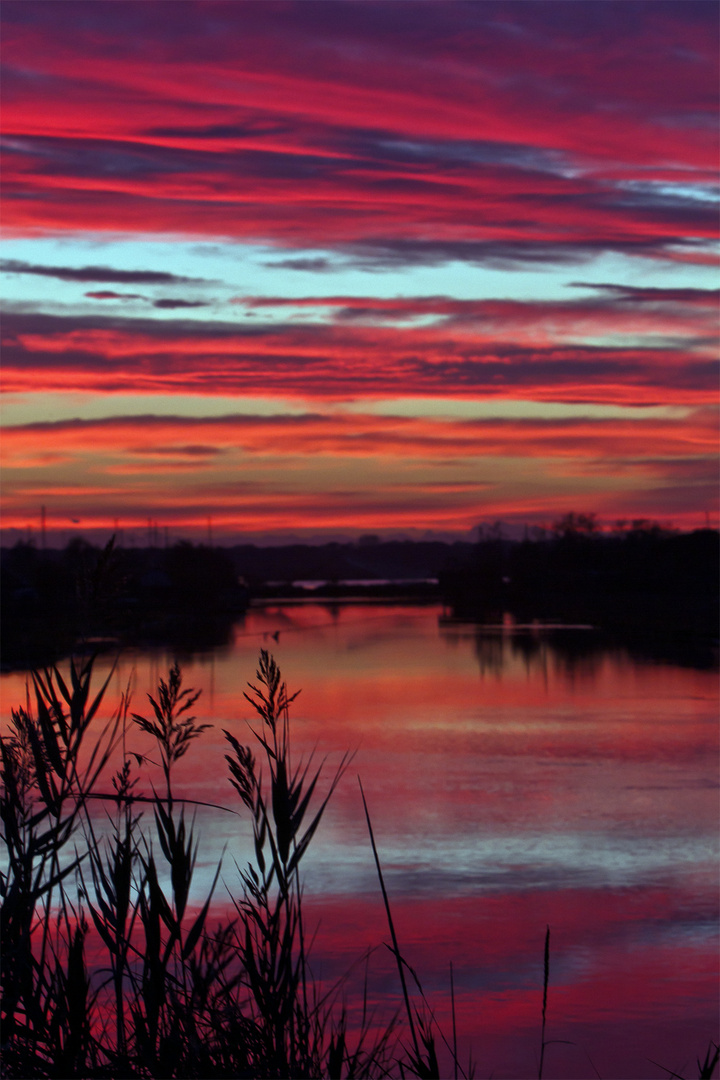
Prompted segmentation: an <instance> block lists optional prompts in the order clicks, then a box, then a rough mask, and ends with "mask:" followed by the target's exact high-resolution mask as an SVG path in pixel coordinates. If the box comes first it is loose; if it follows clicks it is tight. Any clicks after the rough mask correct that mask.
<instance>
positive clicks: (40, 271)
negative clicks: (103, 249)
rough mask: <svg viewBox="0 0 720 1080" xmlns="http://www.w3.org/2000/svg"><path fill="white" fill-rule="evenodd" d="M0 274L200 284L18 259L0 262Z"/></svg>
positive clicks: (161, 274) (148, 273)
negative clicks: (47, 264) (43, 264)
mask: <svg viewBox="0 0 720 1080" xmlns="http://www.w3.org/2000/svg"><path fill="white" fill-rule="evenodd" d="M0 271H3V272H4V273H6V274H36V275H38V276H40V277H52V278H57V279H58V280H59V281H79V282H85V281H112V282H117V283H118V284H122V285H188V284H193V285H197V284H204V282H203V279H202V278H188V277H181V276H180V275H178V274H170V273H167V272H166V271H159V270H115V269H114V268H113V267H111V266H81V267H74V266H40V265H38V264H36V263H28V262H24V261H23V260H22V259H0Z"/></svg>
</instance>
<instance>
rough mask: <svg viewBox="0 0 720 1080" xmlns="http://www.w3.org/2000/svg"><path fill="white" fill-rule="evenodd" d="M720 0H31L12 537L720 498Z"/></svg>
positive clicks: (298, 524) (269, 527) (340, 528)
mask: <svg viewBox="0 0 720 1080" xmlns="http://www.w3.org/2000/svg"><path fill="white" fill-rule="evenodd" d="M719 14H720V8H719V7H718V5H717V3H716V2H715V0H707V2H706V0H680V2H667V0H640V2H635V0H619V2H615V0H602V2H598V0H583V2H570V0H562V2H552V0H512V2H507V0H498V2H495V0H482V2H473V0H470V2H456V0H441V2H439V3H436V2H434V0H423V2H419V3H418V2H415V0H399V2H385V0H377V2H376V0H361V2H354V0H325V2H321V3H316V2H314V0H301V2H299V3H293V2H288V3H285V2H275V0H261V2H254V0H249V2H244V0H233V2H226V0H220V2H214V0H202V2H198V3H196V2H192V0H183V2H179V3H170V2H168V0H163V2H155V0H130V2H128V0H114V2H112V3H109V2H108V3H98V2H79V3H75V2H72V0H50V2H36V0H21V2H15V0H3V5H2V9H1V12H0V17H1V19H2V35H3V36H2V40H3V45H2V55H3V64H4V70H3V74H2V96H3V117H2V142H3V161H4V164H3V190H2V222H3V243H2V261H1V262H0V283H1V284H2V295H3V298H4V316H3V325H2V390H3V406H2V409H3V436H2V474H3V484H2V521H1V530H0V538H1V539H2V542H3V543H6V544H7V543H9V544H13V543H16V542H17V541H18V540H26V539H28V538H33V539H34V541H37V539H38V537H39V536H40V535H41V528H42V523H43V521H44V527H45V535H46V538H47V542H48V543H65V542H66V541H67V540H68V539H70V538H71V537H72V536H75V535H82V536H84V537H85V538H86V539H91V540H104V539H106V538H107V537H108V536H109V535H110V534H111V533H112V532H114V531H116V532H118V533H119V535H120V536H121V537H123V538H124V540H125V542H128V543H143V542H147V539H148V538H149V537H151V536H154V537H157V536H158V535H165V536H166V537H171V538H175V539H177V538H181V537H184V538H188V539H192V540H195V541H203V542H205V541H207V540H208V539H212V541H213V542H223V543H229V542H263V543H264V542H283V541H288V540H291V539H292V540H305V541H317V540H323V539H325V540H330V539H342V538H355V537H358V536H360V535H363V534H368V533H373V534H377V535H378V536H381V537H397V536H404V537H409V538H417V539H422V538H426V537H443V538H450V537H458V538H465V537H468V536H469V535H470V534H471V530H473V529H474V528H476V527H477V526H478V525H480V526H483V527H487V526H489V525H492V524H493V523H495V522H497V521H502V522H503V523H504V527H505V528H506V529H507V530H509V531H510V533H512V531H513V530H516V531H518V530H524V529H525V528H531V527H533V526H541V525H547V524H551V523H552V522H553V521H555V520H557V519H558V518H559V517H562V516H563V515H564V514H567V513H569V512H579V513H595V514H597V516H598V518H599V520H600V521H601V522H602V523H604V524H606V525H607V526H610V525H611V524H613V523H614V522H616V521H618V520H634V519H638V518H649V519H652V520H654V521H659V522H661V523H662V524H664V525H668V526H673V527H676V528H697V527H702V526H704V525H705V524H706V523H711V524H712V525H714V526H716V525H717V524H718V469H717V462H718V439H717V388H718V381H717V355H718V353H717V336H718V294H719V291H720V290H719V288H718V287H719V286H720V277H719V275H718V247H719V245H718V130H719V129H718V115H717V113H718V47H717V42H718V19H719Z"/></svg>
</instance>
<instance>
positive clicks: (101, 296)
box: [83, 289, 145, 300]
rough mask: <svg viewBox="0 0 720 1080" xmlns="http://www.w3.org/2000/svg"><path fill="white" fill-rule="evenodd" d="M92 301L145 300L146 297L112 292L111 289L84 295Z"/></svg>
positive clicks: (138, 294)
mask: <svg viewBox="0 0 720 1080" xmlns="http://www.w3.org/2000/svg"><path fill="white" fill-rule="evenodd" d="M83 295H84V296H87V297H88V298H89V299H90V300H144V299H145V297H144V296H141V295H140V293H117V292H112V291H111V290H110V289H101V290H99V291H98V292H86V293H83Z"/></svg>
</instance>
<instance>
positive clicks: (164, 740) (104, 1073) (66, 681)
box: [0, 650, 720, 1080]
mask: <svg viewBox="0 0 720 1080" xmlns="http://www.w3.org/2000/svg"><path fill="white" fill-rule="evenodd" d="M93 663H94V656H92V655H89V656H87V655H86V656H85V657H76V658H74V659H72V660H71V661H70V665H69V675H68V676H67V678H64V677H63V675H62V674H61V672H60V670H59V669H58V668H57V667H52V668H46V669H45V670H43V671H35V672H33V674H32V692H31V694H29V695H28V701H27V703H26V706H25V707H24V708H23V707H19V708H18V709H15V710H13V711H12V719H11V723H10V725H9V727H8V729H7V733H4V734H3V735H2V736H1V737H0V755H1V763H2V780H3V788H2V795H1V796H0V819H1V820H2V829H3V840H4V843H5V847H6V855H7V861H6V871H4V872H3V873H2V876H1V878H0V884H1V887H2V900H3V906H2V918H1V920H0V931H1V938H0V946H1V949H2V1047H1V1064H2V1075H3V1076H6V1077H9V1078H10V1077H23V1078H30V1077H47V1078H58V1080H60V1078H69V1077H86V1078H111V1077H118V1078H120V1077H152V1078H155V1077H179V1078H180V1077H196V1078H206V1080H212V1078H215V1077H248V1078H250V1077H252V1078H255V1080H265V1078H267V1080H271V1078H291V1077H298V1078H300V1077H308V1078H310V1077H328V1078H336V1077H337V1078H344V1077H346V1078H364V1077H367V1078H374V1077H377V1078H380V1077H396V1076H399V1077H412V1076H415V1077H422V1078H426V1080H433V1078H436V1080H440V1077H449V1076H451V1075H452V1076H453V1078H454V1080H459V1078H463V1080H465V1078H469V1077H472V1076H474V1075H475V1073H476V1065H475V1064H474V1063H473V1061H472V1060H470V1061H468V1062H467V1063H464V1062H461V1061H460V1060H459V1057H458V1053H457V1041H456V1035H455V1020H454V1004H453V1012H452V1016H453V1023H452V1027H453V1030H452V1032H451V1033H449V1034H448V1033H445V1032H443V1031H441V1030H440V1028H439V1027H438V1025H437V1022H436V1020H435V1017H434V1014H433V1009H432V1003H431V1002H429V1001H428V1000H427V999H426V998H425V995H424V993H423V991H422V987H421V984H420V980H419V978H418V976H417V975H416V973H415V972H414V971H413V969H412V968H411V967H410V966H409V964H408V963H407V961H406V959H405V958H404V957H403V954H402V951H401V950H402V944H401V942H399V941H398V937H397V934H396V929H395V925H394V922H393V917H392V906H391V899H390V898H389V897H388V894H387V891H386V888H385V883H384V879H383V873H382V866H381V858H380V855H379V853H378V850H377V847H376V844H375V838H374V833H373V827H372V821H371V816H370V810H369V807H368V805H367V802H366V800H365V795H364V792H363V791H362V783H361V780H360V778H359V777H358V780H359V782H360V788H361V793H362V801H363V806H364V811H365V816H366V822H367V827H368V834H369V842H370V845H371V847H372V852H373V856H374V859H375V863H376V868H377V874H378V881H379V887H380V890H381V892H382V896H383V900H384V904H385V910H386V915H387V924H388V930H389V933H390V936H391V939H392V945H388V946H387V947H388V948H389V949H390V951H391V953H392V954H393V956H394V958H395V961H396V963H397V969H398V979H399V989H398V997H399V1001H400V1007H399V1010H398V1012H397V1013H396V1014H395V1015H394V1016H393V1017H391V1018H390V1019H389V1020H387V1019H383V1018H380V1017H378V1016H376V1015H375V1014H374V1012H373V1011H372V1009H371V1008H370V1007H369V1006H368V1003H367V1000H366V995H367V985H366V986H365V988H364V990H362V991H361V993H360V998H361V1000H362V1002H363V1004H362V1008H361V1009H360V1010H358V1009H357V1008H356V1009H354V1010H353V1009H350V1008H348V1006H347V1005H346V997H345V994H344V991H345V989H346V984H347V980H348V979H350V978H351V977H352V976H351V973H348V974H347V975H346V976H345V977H344V978H343V979H341V980H340V981H339V982H338V983H336V984H335V985H333V986H330V987H328V986H324V985H323V984H322V983H319V982H316V981H315V980H314V977H313V972H312V965H311V940H310V939H311V936H312V935H311V930H312V928H310V927H308V926H307V925H306V922H305V919H304V913H303V895H304V893H303V882H302V878H301V874H300V869H301V863H302V859H303V857H304V855H305V854H306V852H307V850H308V848H309V846H310V844H311V842H312V840H313V837H314V836H315V833H316V831H317V829H318V827H319V826H320V823H321V820H322V817H323V814H324V812H325V810H326V808H327V805H328V803H329V801H330V799H331V798H332V795H333V793H334V791H335V789H336V787H337V785H338V784H339V783H340V782H341V780H342V779H343V777H344V776H345V774H346V773H347V771H348V770H349V767H350V765H351V763H352V755H351V754H346V755H345V756H344V757H343V758H342V759H341V760H340V762H339V763H338V764H337V766H336V768H335V770H334V772H333V773H332V775H330V776H328V775H327V773H326V774H325V775H321V774H322V773H323V767H324V765H325V763H324V762H323V764H321V765H315V764H314V763H313V758H312V756H311V757H310V758H309V759H305V760H298V759H297V757H296V756H294V755H293V750H292V738H291V725H290V719H289V715H290V707H291V705H292V703H293V701H294V699H295V697H296V696H297V694H290V693H289V692H288V690H287V687H286V685H285V683H284V681H283V679H282V676H281V673H280V670H279V668H278V666H277V664H276V662H275V660H274V658H273V656H272V655H271V654H270V653H268V652H267V651H266V650H261V652H260V657H259V663H258V667H257V671H256V681H255V683H248V691H247V692H246V693H245V699H246V701H247V703H248V705H249V707H250V708H251V709H252V710H253V714H254V718H255V719H254V723H251V722H249V721H248V722H247V729H246V730H243V729H242V728H241V727H238V729H237V733H234V732H232V731H227V730H225V731H224V734H225V739H226V750H227V753H226V754H225V762H226V765H227V771H228V779H229V781H230V784H231V786H232V789H233V791H234V794H235V796H236V800H237V801H236V804H235V805H236V807H237V810H236V811H235V812H240V813H242V814H245V815H247V817H248V818H249V821H250V823H251V828H252V843H253V849H254V854H253V857H252V858H251V860H250V861H249V862H248V863H247V864H246V865H245V867H244V868H243V867H241V866H240V865H239V864H238V863H237V861H236V860H235V859H233V853H232V852H229V853H228V856H227V858H226V859H225V862H224V864H223V862H221V863H220V864H219V865H218V867H217V870H216V872H215V876H214V880H213V883H212V885H211V887H210V889H209V891H208V893H207V895H206V897H205V899H204V902H201V903H198V902H196V901H193V902H192V903H191V902H190V896H191V888H192V883H193V875H194V869H195V862H196V857H197V853H198V848H199V844H200V842H201V838H200V837H199V836H197V835H196V832H195V827H196V822H195V818H194V816H193V804H192V801H191V800H187V799H182V798H179V797H177V795H176V793H175V791H174V787H173V775H174V768H175V766H176V764H177V762H178V761H179V760H180V759H181V758H182V757H183V756H184V755H185V754H186V753H188V752H190V753H192V752H193V749H194V745H195V742H196V740H197V739H199V738H200V737H201V736H202V734H203V732H204V730H205V729H206V728H207V727H209V726H210V725H207V724H199V723H198V722H197V720H196V719H195V717H194V716H193V715H192V709H193V706H194V704H195V702H196V701H197V699H198V697H199V692H197V691H194V690H192V689H190V688H184V687H183V685H182V672H181V669H180V667H179V666H178V665H177V664H173V666H172V667H171V668H170V670H169V672H168V676H167V680H166V679H163V678H161V679H160V680H159V684H158V688H157V692H156V696H154V697H153V696H152V695H151V694H148V695H147V698H148V702H147V704H146V706H145V709H144V711H143V712H133V711H131V710H132V707H133V706H132V703H131V700H130V695H129V692H126V693H124V694H123V695H122V696H121V699H120V701H119V702H118V703H117V704H116V707H115V708H114V710H113V711H112V712H111V713H110V715H109V716H107V708H106V706H105V701H104V699H105V694H106V691H107V688H108V685H109V683H110V680H111V678H112V671H111V673H110V675H109V676H108V677H107V679H106V681H105V683H104V684H103V685H102V686H101V687H100V689H99V690H97V691H96V690H95V689H94V688H91V680H92V674H93ZM31 697H34V701H33V703H32V704H31V701H30V699H31ZM103 717H107V718H106V719H105V720H104V722H103ZM138 731H141V732H143V733H144V734H145V735H146V736H150V737H151V738H152V739H154V741H155V744H156V753H155V754H154V759H155V760H154V761H152V762H151V761H150V759H149V758H148V757H146V756H144V755H141V754H138V753H136V752H135V751H134V750H133V748H132V740H133V733H136V732H138ZM98 732H99V733H98ZM243 736H245V737H248V736H249V743H246V742H245V741H244V738H243ZM118 752H119V755H120V758H121V762H122V763H121V765H120V767H119V768H116V771H115V773H114V775H112V776H111V777H110V781H111V783H110V784H109V783H108V781H107V773H108V772H109V768H110V763H111V760H113V759H114V761H115V764H117V756H118ZM148 774H149V775H148ZM148 782H149V783H150V786H151V790H152V795H148V794H144V793H142V791H141V788H142V789H145V787H146V785H147V783H148ZM139 785H140V786H139ZM103 815H104V817H105V819H106V821H105V825H104V827H103V826H101V819H102V817H103ZM231 862H234V863H235V872H234V880H235V882H236V885H235V888H234V890H233V888H232V885H231V884H228V876H229V873H230V872H229V871H228V866H229V864H230V863H231ZM219 885H221V886H222V887H225V888H227V889H228V890H229V891H230V895H231V897H232V917H231V918H230V919H226V920H225V921H224V922H220V923H214V922H213V918H214V914H213V911H212V908H211V903H212V900H213V896H214V894H215V892H216V889H218V886H219ZM362 959H363V958H362V957H361V958H359V960H360V961H362ZM551 966H552V957H551V951H550V928H549V927H547V929H546V933H545V949H544V962H543V976H542V979H539V983H538V1003H539V1009H538V1032H539V1045H540V1056H539V1065H538V1066H537V1075H538V1077H539V1080H542V1076H543V1067H544V1058H545V1050H546V1048H547V1047H548V1046H549V1045H551V1042H553V1041H557V1040H551V1041H550V1042H549V1041H547V1040H546V1038H545V1033H546V1019H547V1014H548V1011H550V1012H551V1010H552V994H551V993H550V995H548V987H549V983H550V981H551V980H550V969H551ZM450 970H451V990H450V992H451V995H452V994H453V989H452V967H451V969H450ZM540 1001H542V1007H541V1010H540ZM453 1003H454V997H453ZM403 1005H404V1009H403ZM719 1057H720V1050H718V1047H717V1045H716V1044H715V1043H714V1042H712V1041H711V1042H710V1043H709V1045H708V1049H707V1052H706V1054H705V1057H704V1059H703V1060H701V1059H700V1058H698V1059H697V1070H698V1071H697V1073H696V1074H695V1075H696V1076H698V1077H699V1078H700V1080H709V1078H711V1077H712V1076H714V1075H715V1073H716V1069H717V1065H718V1059H719ZM441 1062H444V1068H443V1066H442V1065H441ZM658 1068H659V1069H661V1070H662V1072H663V1073H664V1074H666V1075H669V1076H673V1077H677V1076H678V1075H679V1074H678V1073H675V1072H673V1071H672V1070H668V1069H665V1068H664V1067H663V1066H662V1064H660V1063H658Z"/></svg>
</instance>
